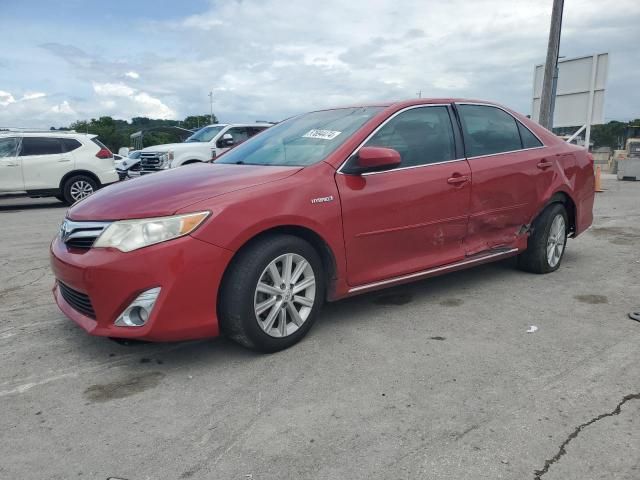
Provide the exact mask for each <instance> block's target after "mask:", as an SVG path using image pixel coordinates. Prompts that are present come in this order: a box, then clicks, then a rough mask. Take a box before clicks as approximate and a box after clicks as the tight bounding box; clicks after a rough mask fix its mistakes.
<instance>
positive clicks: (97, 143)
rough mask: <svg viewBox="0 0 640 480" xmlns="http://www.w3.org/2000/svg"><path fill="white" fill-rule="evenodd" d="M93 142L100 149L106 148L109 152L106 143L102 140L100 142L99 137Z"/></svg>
mask: <svg viewBox="0 0 640 480" xmlns="http://www.w3.org/2000/svg"><path fill="white" fill-rule="evenodd" d="M91 141H92V142H93V143H95V144H96V145H98V146H99V147H100V148H106V149H107V150H109V149H108V148H107V146H106V145H105V144H104V143H102V142H101V141H100V140H98V137H94V138H92V139H91Z"/></svg>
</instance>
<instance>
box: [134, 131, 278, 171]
mask: <svg viewBox="0 0 640 480" xmlns="http://www.w3.org/2000/svg"><path fill="white" fill-rule="evenodd" d="M270 126H271V124H233V125H226V124H216V125H208V126H206V127H203V128H201V129H200V130H198V131H197V132H196V133H194V134H193V135H191V136H190V137H189V138H187V139H186V140H185V141H184V142H182V143H170V144H167V145H154V146H152V147H147V148H144V149H143V150H142V151H141V153H140V169H139V171H137V172H136V171H131V172H130V175H129V176H130V177H133V176H140V175H144V174H147V173H153V172H158V171H162V170H167V169H169V168H175V167H181V166H182V165H189V164H193V163H202V162H211V161H213V160H215V159H216V158H217V157H219V156H220V155H221V154H222V153H224V152H226V151H227V150H229V149H230V148H232V147H234V146H236V145H240V144H241V143H242V142H244V141H245V140H248V139H249V138H251V137H253V136H254V135H256V134H258V133H260V132H262V131H263V130H266V129H267V128H269V127H270Z"/></svg>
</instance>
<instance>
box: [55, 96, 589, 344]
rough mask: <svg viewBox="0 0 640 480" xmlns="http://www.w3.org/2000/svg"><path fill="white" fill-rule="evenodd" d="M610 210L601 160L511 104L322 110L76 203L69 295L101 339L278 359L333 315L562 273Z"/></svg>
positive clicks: (64, 288)
mask: <svg viewBox="0 0 640 480" xmlns="http://www.w3.org/2000/svg"><path fill="white" fill-rule="evenodd" d="M593 200H594V176H593V165H592V159H591V157H590V155H589V154H588V153H587V152H586V151H585V150H584V149H582V148H579V147H576V146H574V145H569V144H567V143H565V142H563V141H562V140H561V139H559V138H558V137H556V136H555V135H553V134H552V133H550V132H549V131H547V130H545V129H544V128H542V127H540V126H539V125H538V124H536V123H534V122H532V121H531V120H529V119H527V118H526V117H524V116H522V115H520V114H518V113H515V112H513V111H511V110H509V109H507V108H504V107H502V106H499V105H495V104H492V103H487V102H480V101H468V100H454V99H432V100H413V101H408V102H402V103H394V104H375V105H366V106H357V107H349V108H337V109H332V110H323V111H316V112H311V113H307V114H304V115H300V116H297V117H293V118H291V119H289V120H286V121H284V122H282V123H280V124H278V125H276V126H274V127H272V128H270V129H269V130H266V131H265V132H263V133H261V134H259V135H257V136H256V137H254V138H252V139H250V140H248V141H247V142H245V143H243V144H242V145H239V146H238V147H236V148H235V149H233V150H232V151H230V152H228V153H226V154H225V155H223V156H222V157H220V158H219V159H218V160H217V161H216V162H215V164H201V165H190V166H188V167H184V168H179V169H175V170H172V171H168V172H163V173H160V174H157V175H152V176H147V177H142V178H139V179H136V180H134V181H129V182H124V183H121V184H117V185H113V186H111V187H109V188H106V189H104V190H101V191H99V192H97V193H95V194H94V195H92V196H91V197H89V198H87V199H86V200H83V201H81V202H79V203H77V204H76V205H74V206H73V207H72V208H71V209H70V210H69V211H68V213H67V218H66V219H65V221H64V223H63V224H62V226H61V230H60V234H59V235H58V236H57V237H56V238H55V239H54V241H53V243H52V245H51V265H52V268H53V271H54V273H55V277H56V284H55V287H54V296H55V299H56V302H57V304H58V306H59V307H60V308H61V309H62V311H63V312H64V313H65V314H66V315H67V316H69V317H70V318H71V319H72V320H74V321H75V322H76V323H78V324H79V325H80V326H81V327H82V328H84V329H85V330H86V331H87V332H89V333H91V334H93V335H102V336H107V337H116V338H135V339H145V340H155V341H167V340H184V339H193V338H201V337H213V336H216V335H219V334H220V333H221V332H222V333H224V334H226V335H228V336H229V337H231V338H233V339H234V340H236V341H238V342H239V343H241V344H242V345H244V346H246V347H249V348H253V349H256V350H261V351H276V350H280V349H283V348H286V347H288V346H290V345H292V344H294V343H295V342H297V341H298V340H300V339H301V338H302V337H303V336H304V335H305V334H306V333H307V332H308V331H309V329H310V328H311V326H312V324H313V322H314V321H315V319H316V317H317V315H318V311H319V310H320V307H321V306H322V304H323V302H324V301H325V300H330V301H331V300H337V299H340V298H343V297H346V296H350V295H354V294H357V293H362V292H368V291H371V290H376V289H380V288H384V287H387V286H391V285H397V284H400V283H404V282H409V281H413V280H417V279H421V278H425V277H428V276H432V275H439V274H442V273H446V272H450V271H454V270H459V269H462V268H467V267H471V266H474V265H479V264H482V263H486V262H490V261H494V260H500V259H504V258H506V257H510V256H515V255H517V257H518V264H519V266H520V267H521V268H522V269H524V270H527V271H530V272H535V273H549V272H553V271H554V270H556V269H557V268H558V267H559V266H560V263H561V261H562V256H563V253H564V251H565V246H566V241H567V237H576V236H577V235H579V234H580V233H581V232H583V231H584V230H585V229H586V228H588V227H589V225H591V222H592V218H593V216H592V207H593Z"/></svg>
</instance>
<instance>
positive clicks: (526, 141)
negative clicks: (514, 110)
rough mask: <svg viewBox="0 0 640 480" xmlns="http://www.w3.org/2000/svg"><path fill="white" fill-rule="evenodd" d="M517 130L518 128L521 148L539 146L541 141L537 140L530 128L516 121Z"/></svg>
mask: <svg viewBox="0 0 640 480" xmlns="http://www.w3.org/2000/svg"><path fill="white" fill-rule="evenodd" d="M518 130H520V138H521V139H522V148H536V147H541V146H542V143H541V142H540V140H538V137H536V136H535V135H534V134H533V133H531V130H529V129H528V128H527V127H525V126H524V125H522V124H521V123H520V122H518Z"/></svg>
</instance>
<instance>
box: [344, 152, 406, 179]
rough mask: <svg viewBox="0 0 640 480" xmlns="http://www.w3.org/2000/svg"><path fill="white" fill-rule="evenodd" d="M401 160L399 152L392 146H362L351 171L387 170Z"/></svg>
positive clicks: (398, 163)
mask: <svg viewBox="0 0 640 480" xmlns="http://www.w3.org/2000/svg"><path fill="white" fill-rule="evenodd" d="M401 161H402V159H401V157H400V153H398V151H397V150H394V149H393V148H386V147H362V148H361V149H360V150H359V151H358V158H357V161H356V165H355V167H356V168H355V169H354V171H353V173H365V172H371V171H379V170H389V169H392V168H395V167H397V166H398V165H400V162H401Z"/></svg>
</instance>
